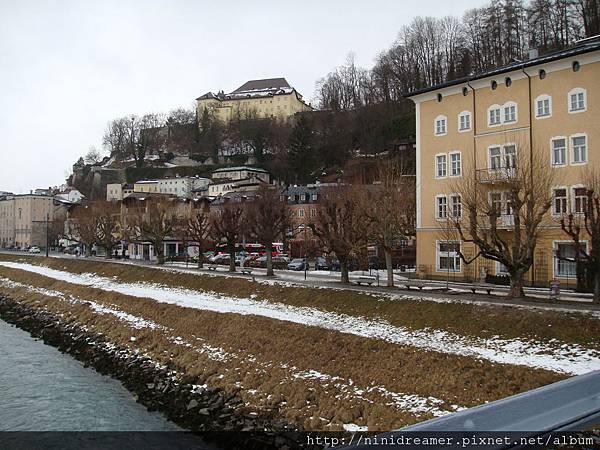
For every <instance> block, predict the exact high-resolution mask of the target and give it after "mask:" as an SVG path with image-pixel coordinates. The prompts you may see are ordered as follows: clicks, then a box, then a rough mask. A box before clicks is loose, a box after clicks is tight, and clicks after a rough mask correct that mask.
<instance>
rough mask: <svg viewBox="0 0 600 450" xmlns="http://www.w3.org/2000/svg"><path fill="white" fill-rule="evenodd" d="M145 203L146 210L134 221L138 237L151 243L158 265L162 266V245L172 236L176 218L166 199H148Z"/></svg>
mask: <svg viewBox="0 0 600 450" xmlns="http://www.w3.org/2000/svg"><path fill="white" fill-rule="evenodd" d="M145 202H146V210H145V212H144V213H143V214H142V215H141V216H140V217H137V220H136V228H137V231H138V237H139V238H141V239H146V240H148V241H150V242H152V245H153V246H154V252H155V253H156V257H157V259H158V264H164V263H165V253H164V248H163V244H164V241H165V239H167V238H168V237H172V236H173V235H174V231H175V227H176V226H177V223H178V218H177V216H176V214H175V210H174V208H173V205H172V204H171V200H169V199H168V198H161V197H149V198H147V199H146V200H145Z"/></svg>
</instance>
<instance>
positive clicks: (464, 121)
mask: <svg viewBox="0 0 600 450" xmlns="http://www.w3.org/2000/svg"><path fill="white" fill-rule="evenodd" d="M470 129H471V113H470V112H469V111H463V112H461V113H460V114H459V115H458V131H467V130H470Z"/></svg>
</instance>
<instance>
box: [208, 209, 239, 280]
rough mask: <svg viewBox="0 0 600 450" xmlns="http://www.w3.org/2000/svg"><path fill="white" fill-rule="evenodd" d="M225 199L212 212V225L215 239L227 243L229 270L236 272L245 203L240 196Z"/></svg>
mask: <svg viewBox="0 0 600 450" xmlns="http://www.w3.org/2000/svg"><path fill="white" fill-rule="evenodd" d="M224 200H225V203H223V205H222V206H220V207H219V209H217V210H215V211H214V212H211V217H210V227H211V230H212V232H213V235H214V237H215V239H216V240H217V241H221V240H224V241H225V243H226V244H227V252H228V253H229V271H230V272H235V244H236V242H237V239H238V237H239V236H240V233H241V229H242V223H243V221H244V216H245V205H244V203H242V201H241V199H239V198H236V199H224Z"/></svg>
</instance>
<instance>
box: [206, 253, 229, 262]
mask: <svg viewBox="0 0 600 450" xmlns="http://www.w3.org/2000/svg"><path fill="white" fill-rule="evenodd" d="M210 262H211V263H213V264H225V265H226V264H229V255H227V254H226V253H219V254H218V255H215V256H213V257H212V258H210Z"/></svg>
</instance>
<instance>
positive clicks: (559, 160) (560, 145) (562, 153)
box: [550, 137, 567, 166]
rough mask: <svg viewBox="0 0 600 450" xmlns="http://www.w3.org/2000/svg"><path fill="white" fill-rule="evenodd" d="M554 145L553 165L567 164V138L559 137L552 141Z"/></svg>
mask: <svg viewBox="0 0 600 450" xmlns="http://www.w3.org/2000/svg"><path fill="white" fill-rule="evenodd" d="M550 142H551V143H550V145H551V146H552V165H553V166H564V165H565V164H567V139H566V138H564V137H557V138H554V139H552V141H550Z"/></svg>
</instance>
